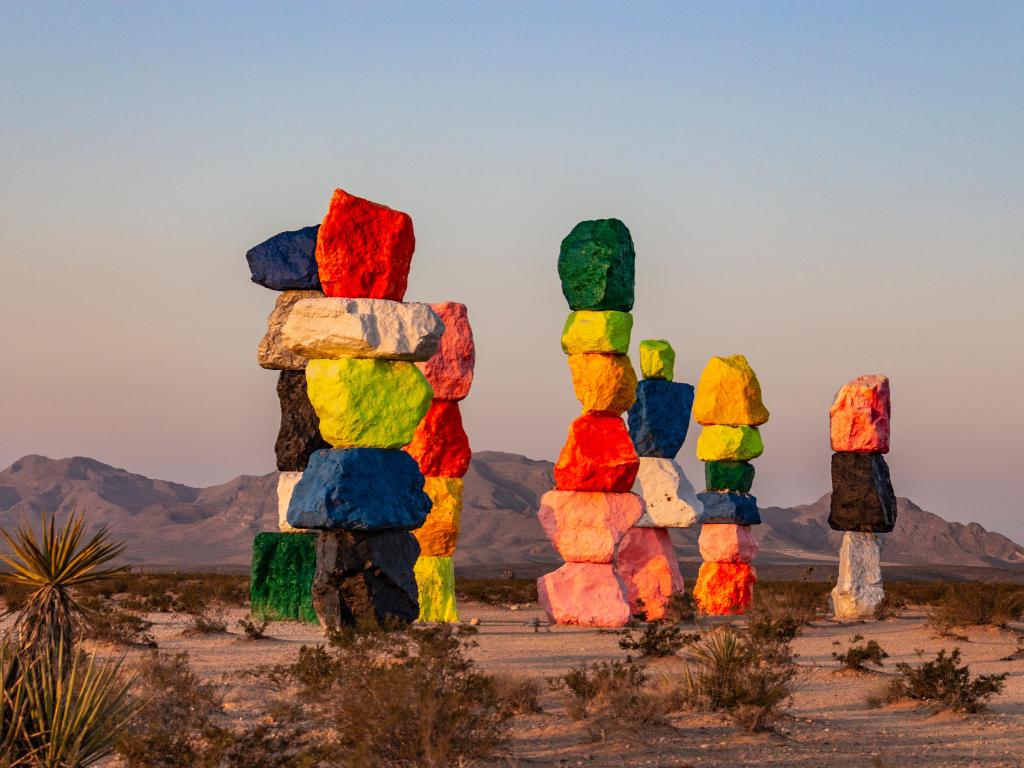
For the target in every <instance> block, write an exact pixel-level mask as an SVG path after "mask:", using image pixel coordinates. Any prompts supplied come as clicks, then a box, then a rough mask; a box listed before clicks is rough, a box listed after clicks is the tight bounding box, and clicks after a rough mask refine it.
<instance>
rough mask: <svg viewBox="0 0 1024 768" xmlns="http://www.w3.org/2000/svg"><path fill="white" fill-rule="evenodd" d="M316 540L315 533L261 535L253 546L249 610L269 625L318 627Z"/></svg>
mask: <svg viewBox="0 0 1024 768" xmlns="http://www.w3.org/2000/svg"><path fill="white" fill-rule="evenodd" d="M315 573H316V537H315V536H314V535H313V534H311V533H287V534H285V533H271V532H266V531H265V532H263V533H257V534H256V538H255V539H253V542H252V573H251V575H250V578H249V606H250V608H249V610H250V612H251V613H252V615H253V616H254V617H256V618H260V619H267V620H268V621H305V622H308V623H311V624H316V621H317V618H316V611H314V610H313V596H312V592H311V591H312V587H313V575H314V574H315Z"/></svg>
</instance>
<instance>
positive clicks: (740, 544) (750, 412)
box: [693, 355, 768, 615]
mask: <svg viewBox="0 0 1024 768" xmlns="http://www.w3.org/2000/svg"><path fill="white" fill-rule="evenodd" d="M693 417H694V419H695V420H696V421H697V423H699V424H701V425H703V426H704V430H703V431H702V432H701V435H700V438H699V439H698V440H697V458H698V459H700V460H701V461H703V462H705V463H704V478H705V484H706V486H707V487H706V488H705V490H704V492H703V493H700V494H697V498H698V499H700V501H701V503H702V505H703V509H702V511H701V515H700V522H701V531H700V539H699V541H698V546H699V547H700V553H701V557H702V558H703V559H704V563H703V564H702V565H701V567H700V573H699V574H698V576H697V583H696V584H695V585H694V589H693V596H694V599H695V600H696V602H697V605H698V607H699V608H700V609H701V610H702V611H703V612H704V613H707V614H712V615H728V614H736V613H743V611H744V610H745V609H746V607H747V606H748V605H750V603H751V601H752V600H753V597H754V583H755V582H756V581H757V574H756V572H755V571H754V567H753V565H752V562H753V560H754V556H755V555H756V554H757V543H756V542H755V541H754V536H753V533H752V532H751V526H753V525H759V524H760V523H761V515H760V512H759V511H758V508H757V499H756V498H755V497H754V496H753V495H751V493H750V489H751V486H752V484H753V482H754V466H753V464H751V463H750V461H751V460H752V459H756V458H757V457H758V456H760V455H761V453H762V452H763V451H764V445H763V444H762V442H761V433H760V431H759V430H758V427H759V426H760V425H761V424H764V423H765V422H766V421H768V409H767V408H765V406H764V403H763V402H762V400H761V385H760V383H759V382H758V380H757V376H756V375H755V374H754V371H753V370H752V369H751V367H750V365H749V364H748V363H747V360H746V358H745V357H743V355H732V356H730V357H712V358H711V360H710V361H708V364H707V366H706V367H705V368H704V372H703V373H702V374H701V377H700V381H699V382H698V383H697V396H696V399H695V400H694V404H693Z"/></svg>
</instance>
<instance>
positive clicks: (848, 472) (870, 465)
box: [828, 453, 896, 533]
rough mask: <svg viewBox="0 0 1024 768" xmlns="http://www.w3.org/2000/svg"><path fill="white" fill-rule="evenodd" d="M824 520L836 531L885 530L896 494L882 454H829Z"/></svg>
mask: <svg viewBox="0 0 1024 768" xmlns="http://www.w3.org/2000/svg"><path fill="white" fill-rule="evenodd" d="M828 524H829V525H830V526H831V527H832V528H833V529H834V530H837V531H864V532H874V533H889V532H890V531H891V530H892V529H893V527H894V526H895V525H896V494H895V492H894V491H893V489H892V481H891V480H890V479H889V466H888V465H887V464H886V463H885V459H884V458H883V457H882V454H880V453H833V454H832V502H831V509H830V511H829V515H828Z"/></svg>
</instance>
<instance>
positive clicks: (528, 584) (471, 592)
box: [455, 578, 537, 605]
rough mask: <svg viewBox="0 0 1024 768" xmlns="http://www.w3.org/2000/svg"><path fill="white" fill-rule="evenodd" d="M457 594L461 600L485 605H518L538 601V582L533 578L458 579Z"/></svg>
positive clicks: (456, 584) (456, 583)
mask: <svg viewBox="0 0 1024 768" xmlns="http://www.w3.org/2000/svg"><path fill="white" fill-rule="evenodd" d="M455 595H456V597H458V599H459V600H465V601H468V602H475V603H484V604H485V605H516V604H520V603H535V602H537V582H536V581H534V580H533V579H516V578H512V579H457V580H456V582H455Z"/></svg>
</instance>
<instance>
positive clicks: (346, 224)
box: [316, 189, 416, 301]
mask: <svg viewBox="0 0 1024 768" xmlns="http://www.w3.org/2000/svg"><path fill="white" fill-rule="evenodd" d="M415 249H416V237H415V235H414V234H413V231H412V219H411V218H410V217H409V214H407V213H402V212H401V211H395V210H392V209H391V208H388V207H387V206H385V205H380V204H378V203H372V202H370V201H369V200H364V199H362V198H361V197H356V196H355V195H350V194H349V193H348V192H346V191H345V190H343V189H336V190H334V196H333V197H332V198H331V204H330V207H329V208H328V210H327V215H326V216H325V217H324V220H323V223H322V224H321V225H320V232H319V234H318V236H317V240H316V263H317V266H318V268H319V272H320V283H321V285H322V286H323V292H324V294H326V295H327V296H342V297H347V298H355V299H363V298H368V299H391V300H392V301H401V300H402V297H404V296H405V287H406V284H407V282H408V279H409V264H410V263H411V262H412V252H413V251H414V250H415Z"/></svg>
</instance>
